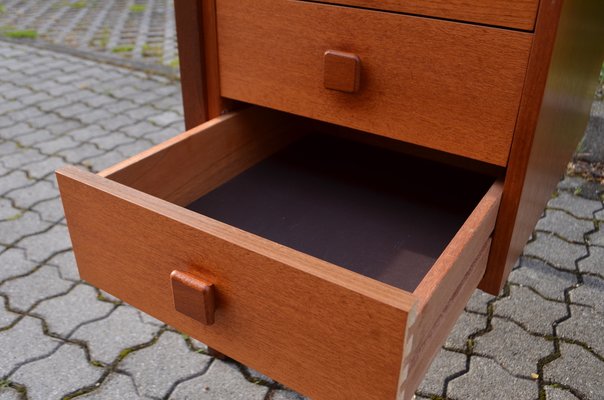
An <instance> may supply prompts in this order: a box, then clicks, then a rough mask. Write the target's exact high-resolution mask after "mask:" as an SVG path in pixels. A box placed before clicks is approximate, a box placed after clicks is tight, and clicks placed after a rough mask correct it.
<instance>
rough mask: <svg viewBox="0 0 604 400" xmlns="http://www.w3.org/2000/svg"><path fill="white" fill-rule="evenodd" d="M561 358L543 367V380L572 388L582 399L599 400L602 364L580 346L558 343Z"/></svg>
mask: <svg viewBox="0 0 604 400" xmlns="http://www.w3.org/2000/svg"><path fill="white" fill-rule="evenodd" d="M560 353H561V357H560V358H557V359H555V360H554V361H552V362H550V363H548V364H546V365H545V366H544V367H543V379H544V380H545V381H546V382H548V383H558V384H562V385H565V386H568V387H571V388H573V389H574V390H575V391H577V392H578V393H580V394H581V395H582V397H583V398H585V399H590V400H601V399H602V393H604V363H603V362H602V361H600V360H598V359H597V358H596V357H595V356H594V355H593V354H591V353H590V352H588V351H587V350H585V349H583V348H582V347H581V346H578V345H574V344H567V343H560Z"/></svg>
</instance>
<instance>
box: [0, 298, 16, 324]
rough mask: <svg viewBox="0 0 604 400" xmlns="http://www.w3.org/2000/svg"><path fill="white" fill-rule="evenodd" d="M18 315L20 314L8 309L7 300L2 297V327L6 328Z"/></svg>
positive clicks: (0, 299) (0, 321) (0, 312)
mask: <svg viewBox="0 0 604 400" xmlns="http://www.w3.org/2000/svg"><path fill="white" fill-rule="evenodd" d="M18 317H19V314H15V313H12V312H10V311H8V310H7V309H6V301H5V300H4V299H3V298H0V329H2V328H6V327H7V326H9V325H10V324H12V323H13V322H14V321H15V320H16V319H17V318H18Z"/></svg>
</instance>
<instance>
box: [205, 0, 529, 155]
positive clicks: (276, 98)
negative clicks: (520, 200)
mask: <svg viewBox="0 0 604 400" xmlns="http://www.w3.org/2000/svg"><path fill="white" fill-rule="evenodd" d="M216 16H217V26H218V60H219V67H220V90H221V94H222V96H224V97H227V98H231V99H236V100H241V101H245V102H249V103H253V104H257V105H262V106H266V107H270V108H274V109H278V110H282V111H286V112H291V113H294V114H298V115H303V116H306V117H310V118H314V119H319V120H323V121H327V122H331V123H335V124H338V125H343V126H348V127H351V128H355V129H359V130H363V131H367V132H371V133H376V134H379V135H383V136H388V137H392V138H395V139H398V140H404V141H407V142H411V143H415V144H419V145H423V146H426V147H430V148H433V149H437V150H441V151H445V152H449V153H454V154H458V155H462V156H464V157H470V158H473V159H476V160H481V161H486V162H489V163H491V164H496V165H500V166H504V165H506V163H507V159H508V153H509V147H510V143H511V141H512V134H513V131H514V126H515V123H516V115H517V113H518V107H519V104H520V95H521V91H522V87H523V82H524V76H525V73H526V66H527V62H528V55H529V50H530V46H531V42H532V34H529V33H525V32H517V31H507V30H503V29H498V28H490V27H483V26H474V25H469V24H462V23H455V22H450V21H442V20H434V19H427V18H420V17H414V16H408V15H400V14H393V13H384V12H377V11H370V10H364V9H356V8H350V7H341V6H334V5H325V4H319V3H310V2H302V1H273V0H217V1H216ZM259 21H262V22H261V23H259ZM269 38H271V39H272V40H269ZM327 50H338V51H344V52H349V53H354V54H356V55H357V56H358V57H359V58H360V60H361V65H362V68H361V79H360V81H361V85H360V89H359V91H358V92H356V93H341V92H337V91H333V90H328V89H326V88H325V87H324V84H323V55H324V53H325V51H327Z"/></svg>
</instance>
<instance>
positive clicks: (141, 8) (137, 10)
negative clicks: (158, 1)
mask: <svg viewBox="0 0 604 400" xmlns="http://www.w3.org/2000/svg"><path fill="white" fill-rule="evenodd" d="M130 11H131V12H133V13H142V12H143V11H145V5H144V4H132V5H131V6H130Z"/></svg>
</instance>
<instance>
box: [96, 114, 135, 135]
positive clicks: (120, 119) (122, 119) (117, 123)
mask: <svg viewBox="0 0 604 400" xmlns="http://www.w3.org/2000/svg"><path fill="white" fill-rule="evenodd" d="M133 123H134V120H133V119H132V118H130V117H126V116H125V115H119V114H118V115H117V116H115V117H113V118H109V119H103V120H100V121H98V122H97V124H98V125H100V126H101V127H102V128H104V129H106V130H107V131H110V132H111V131H115V130H118V129H120V128H122V127H124V126H128V125H132V124H133Z"/></svg>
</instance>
